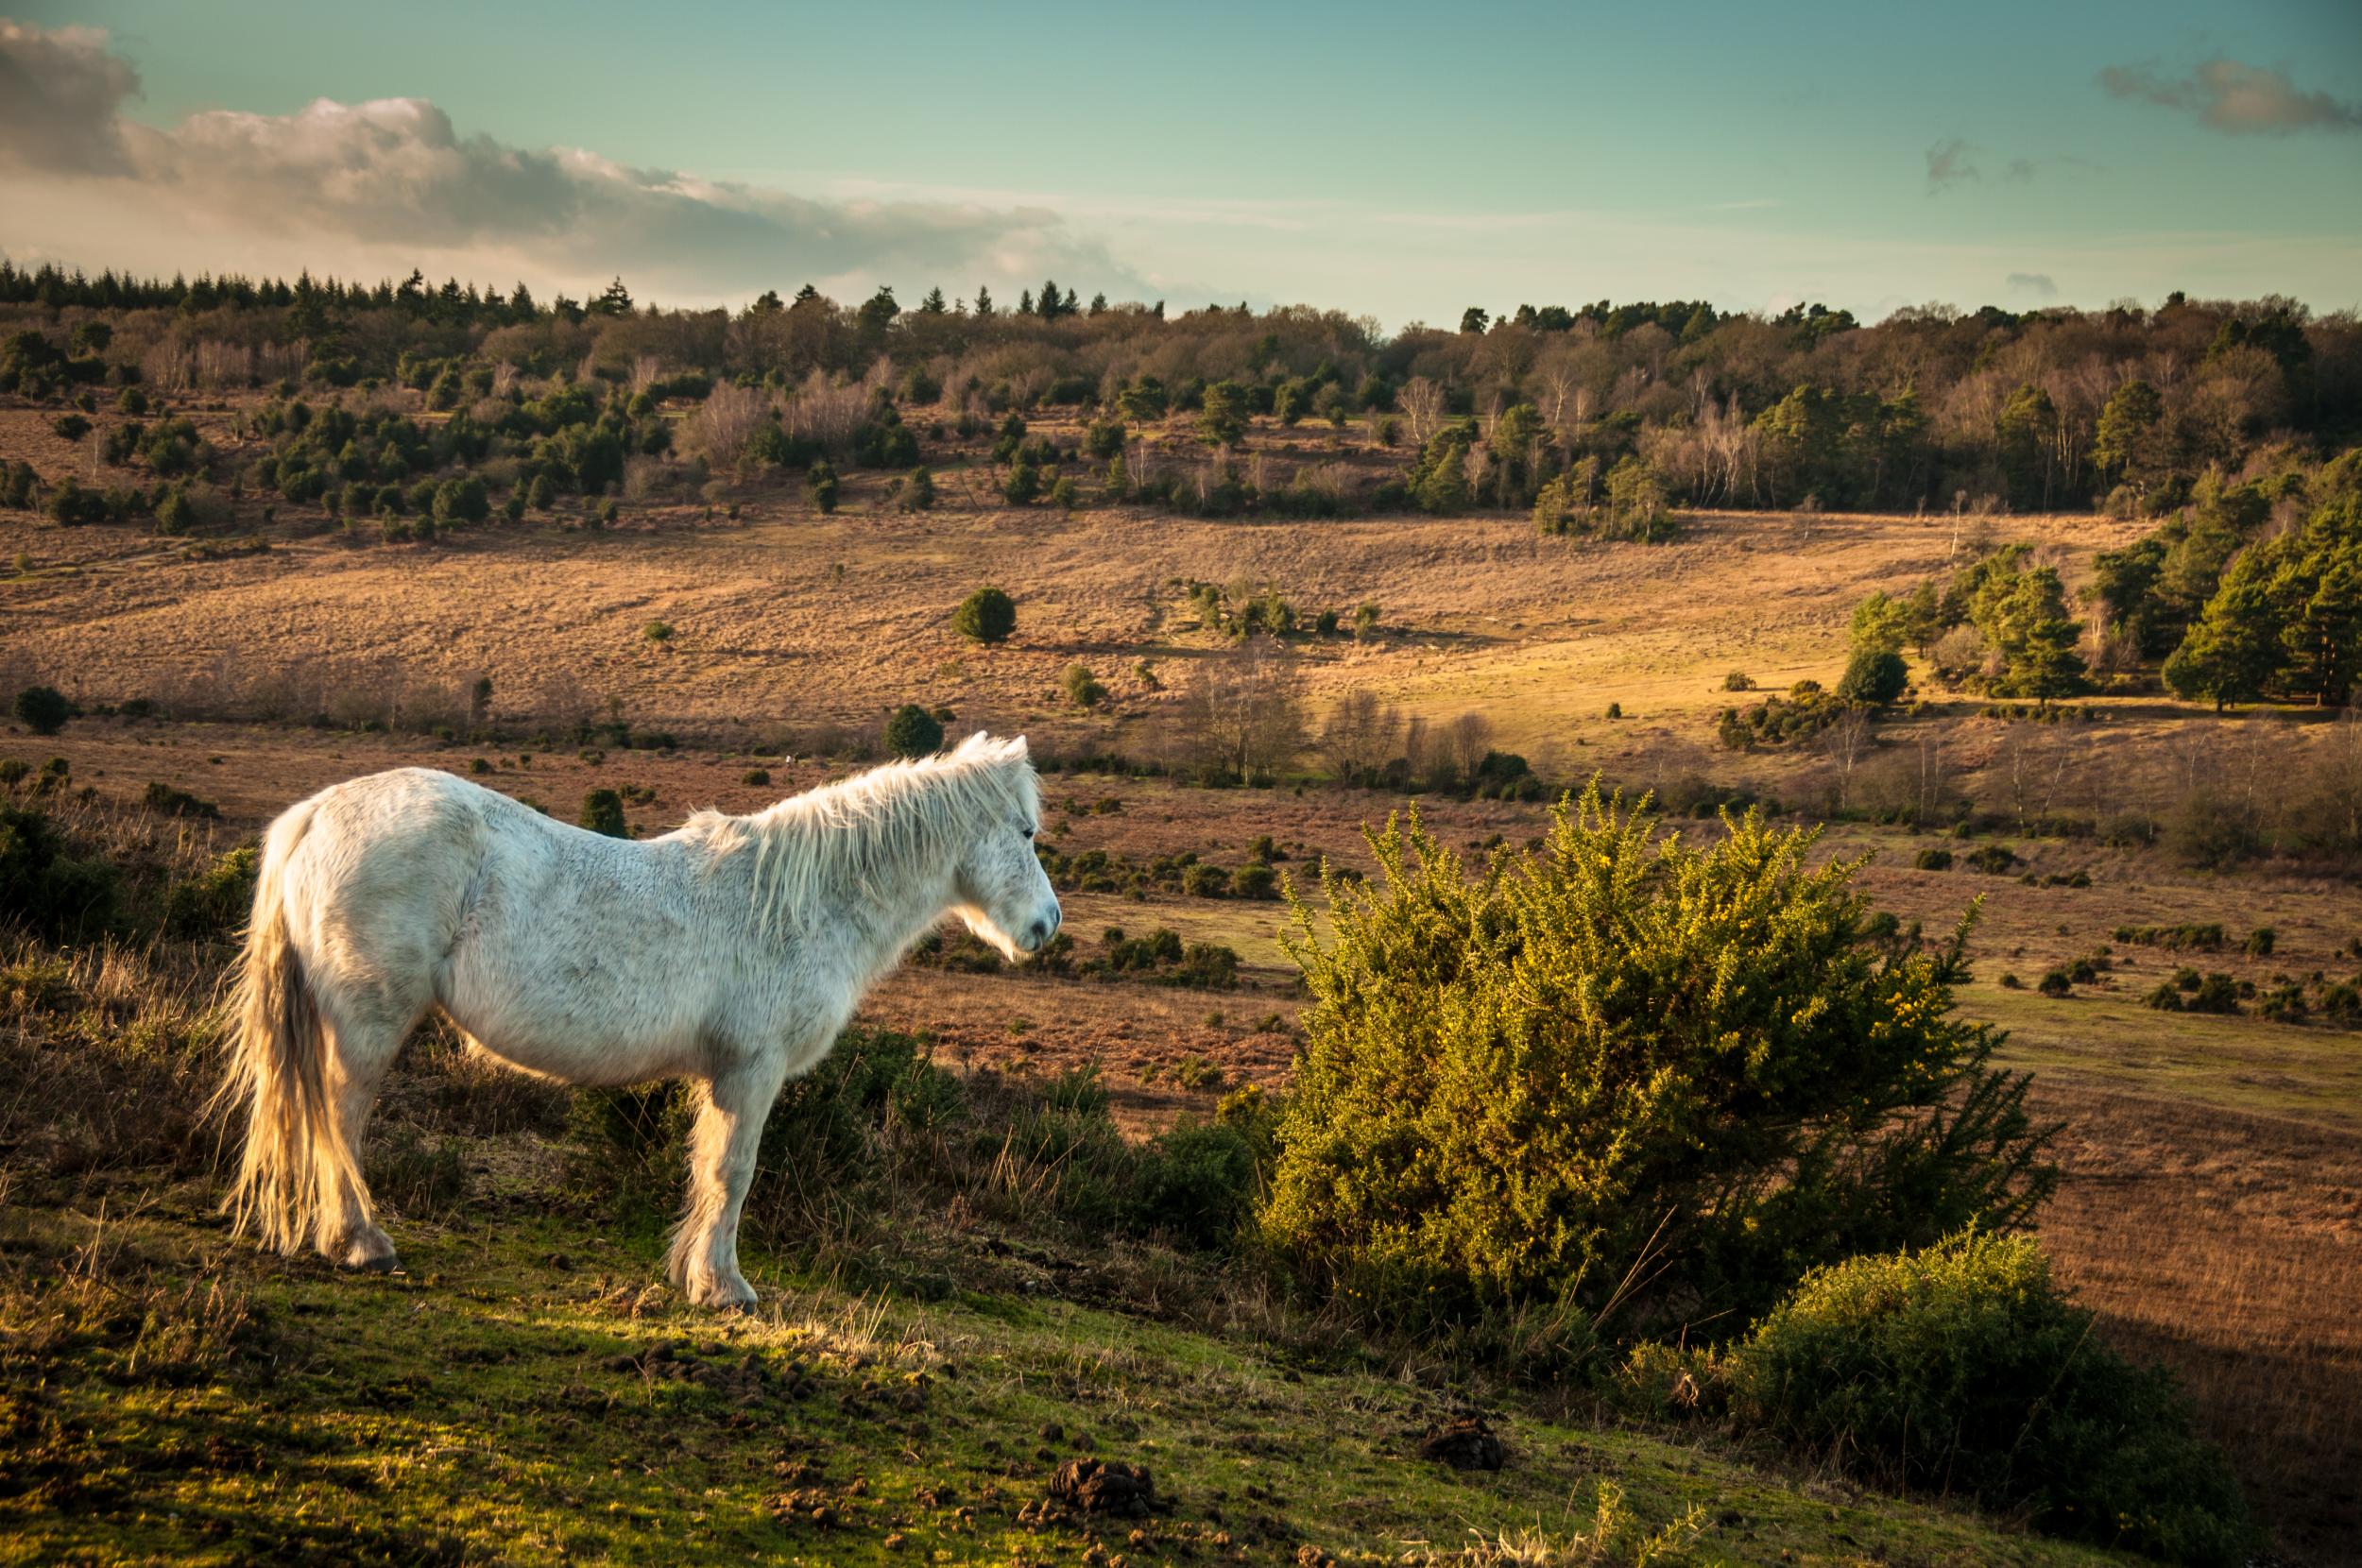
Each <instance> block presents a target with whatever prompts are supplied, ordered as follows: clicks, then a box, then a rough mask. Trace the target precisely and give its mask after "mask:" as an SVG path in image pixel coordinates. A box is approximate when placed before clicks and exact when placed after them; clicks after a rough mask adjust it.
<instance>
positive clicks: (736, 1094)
mask: <svg viewBox="0 0 2362 1568" xmlns="http://www.w3.org/2000/svg"><path fill="white" fill-rule="evenodd" d="M785 1077H786V1073H785V1070H784V1064H783V1063H781V1062H779V1060H777V1059H774V1060H773V1061H771V1062H769V1063H766V1064H763V1065H761V1066H747V1067H742V1068H739V1069H736V1070H734V1071H731V1072H728V1073H725V1074H723V1075H721V1076H719V1077H717V1078H715V1079H714V1080H713V1081H712V1082H710V1083H709V1084H708V1085H707V1086H706V1089H705V1092H704V1096H703V1099H704V1103H703V1104H702V1105H700V1106H699V1107H698V1110H697V1124H696V1126H695V1128H694V1129H693V1131H692V1132H691V1133H690V1137H689V1202H688V1206H687V1208H686V1209H685V1210H684V1211H683V1213H682V1215H681V1221H680V1225H679V1227H678V1228H677V1229H676V1230H675V1231H674V1233H673V1251H672V1256H671V1258H670V1259H669V1260H668V1262H667V1264H666V1268H665V1271H666V1273H668V1274H669V1275H671V1277H672V1281H673V1284H674V1285H675V1286H676V1287H679V1289H680V1292H681V1294H683V1295H685V1296H687V1297H688V1298H689V1300H690V1301H691V1302H693V1304H696V1305H699V1306H724V1307H750V1306H752V1305H754V1304H755V1292H754V1287H752V1286H750V1285H748V1284H747V1283H746V1280H745V1276H744V1275H743V1274H741V1273H740V1272H739V1271H738V1220H739V1216H740V1214H741V1212H742V1211H743V1210H744V1209H745V1206H746V1187H747V1185H748V1184H749V1183H751V1182H752V1181H753V1180H754V1177H755V1153H756V1146H757V1145H758V1144H759V1143H761V1141H762V1123H763V1119H764V1118H765V1117H767V1116H769V1115H770V1114H771V1102H772V1101H773V1100H775V1099H778V1098H779V1084H780V1082H782V1081H783V1080H784V1079H785Z"/></svg>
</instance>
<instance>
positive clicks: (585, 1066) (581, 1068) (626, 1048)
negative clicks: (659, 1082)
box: [454, 1018, 706, 1087]
mask: <svg viewBox="0 0 2362 1568" xmlns="http://www.w3.org/2000/svg"><path fill="white" fill-rule="evenodd" d="M454 1021H455V1022H459V1024H460V1028H461V1030H462V1031H464V1032H465V1033H466V1034H467V1036H468V1039H469V1043H470V1044H471V1045H473V1046H474V1047H475V1048H476V1049H478V1050H480V1051H482V1052H483V1053H484V1054H485V1055H487V1056H489V1057H491V1058H492V1059H493V1060H495V1061H497V1062H500V1063H503V1064H505V1065H507V1066H510V1067H514V1068H516V1069H517V1070H518V1071H519V1072H522V1073H529V1074H531V1075H532V1076H534V1077H536V1078H546V1079H549V1080H551V1081H552V1082H558V1083H574V1084H581V1085H583V1086H586V1087H613V1086H616V1085H620V1084H625V1083H644V1082H647V1081H648V1080H650V1079H654V1078H681V1077H687V1076H691V1075H694V1074H700V1073H702V1072H704V1071H705V1070H706V1064H705V1063H704V1061H702V1060H701V1055H702V1053H701V1052H700V1051H699V1050H698V1049H697V1048H696V1047H695V1046H694V1044H693V1043H692V1042H681V1043H674V1042H670V1041H648V1040H640V1041H627V1040H621V1039H602V1038H599V1037H597V1036H596V1035H590V1034H575V1035H571V1036H565V1037H561V1038H547V1037H542V1036H540V1035H539V1034H536V1033H530V1032H523V1031H505V1030H502V1029H498V1028H493V1029H489V1030H486V1031H477V1030H475V1029H473V1028H471V1027H469V1026H468V1024H467V1023H465V1022H464V1021H461V1020H457V1019H456V1018H454Z"/></svg>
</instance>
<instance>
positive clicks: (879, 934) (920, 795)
mask: <svg viewBox="0 0 2362 1568" xmlns="http://www.w3.org/2000/svg"><path fill="white" fill-rule="evenodd" d="M862 783H863V780H861V779H854V780H850V781H848V783H847V784H840V785H835V786H831V787H830V788H828V789H824V790H822V791H818V792H814V793H813V794H810V795H800V796H796V797H794V798H792V799H789V800H784V801H781V802H780V803H779V805H777V806H774V807H772V808H771V809H770V810H766V811H763V812H760V813H758V814H757V815H756V816H754V817H753V818H751V819H748V826H749V827H750V828H751V829H752V835H753V838H754V843H755V857H756V858H755V875H754V887H753V895H754V901H755V912H756V917H757V921H758V924H759V926H761V927H762V929H766V930H770V931H776V932H778V933H779V934H782V935H787V934H792V935H793V936H794V937H795V938H796V940H797V941H799V942H800V943H802V944H803V945H804V946H807V947H813V948H823V949H829V950H832V951H834V952H835V953H836V954H838V955H839V956H840V958H841V959H842V960H843V961H844V962H845V963H846V964H847V967H848V968H850V969H852V970H853V971H854V972H855V978H856V981H857V983H859V984H862V985H866V984H868V983H869V982H870V981H871V980H874V979H876V978H877V977H878V976H879V975H881V974H882V973H883V972H884V971H885V970H887V969H889V968H891V967H893V965H894V963H896V962H897V961H898V960H899V959H900V958H901V956H902V955H903V954H904V953H905V952H907V951H909V950H910V948H911V946H912V945H913V944H915V943H916V942H917V941H918V940H919V939H920V938H921V937H923V936H925V935H926V934H927V932H928V931H929V930H931V929H933V927H934V926H935V925H936V923H937V922H939V921H940V920H942V919H943V917H944V916H945V915H946V914H947V913H949V912H950V911H951V910H952V909H954V908H955V907H956V906H957V903H958V887H957V878H956V870H955V861H956V857H957V855H958V853H959V845H960V844H961V843H962V842H963V835H964V834H965V833H966V832H967V830H968V825H967V823H966V822H964V821H963V820H962V818H963V816H964V815H965V813H963V812H962V811H961V810H959V804H958V803H959V796H958V793H956V788H955V781H954V779H953V778H952V777H951V776H949V775H934V776H927V777H919V778H910V779H904V780H899V781H898V783H899V788H897V789H895V790H893V791H892V793H862V792H861V788H860V787H861V785H862Z"/></svg>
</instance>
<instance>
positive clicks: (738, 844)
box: [683, 731, 1040, 931]
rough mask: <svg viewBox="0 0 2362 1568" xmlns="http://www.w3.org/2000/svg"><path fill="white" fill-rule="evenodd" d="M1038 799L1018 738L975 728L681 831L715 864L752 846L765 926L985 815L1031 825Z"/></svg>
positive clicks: (954, 835) (931, 848)
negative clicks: (955, 739)
mask: <svg viewBox="0 0 2362 1568" xmlns="http://www.w3.org/2000/svg"><path fill="white" fill-rule="evenodd" d="M1039 798H1040V797H1039V790H1038V786H1037V784H1036V780H1035V776H1034V770H1033V768H1032V766H1031V765H1030V764H1029V763H1028V761H1027V759H1026V751H1025V741H1024V739H1023V737H1021V736H1020V737H1018V739H1016V740H1013V741H1003V740H996V739H994V738H993V737H991V736H989V735H986V734H984V733H983V732H982V731H979V732H978V733H976V734H974V735H971V736H969V737H968V738H967V740H965V741H961V742H960V744H959V745H958V747H956V748H955V749H953V750H951V751H949V752H942V753H938V754H937V755H935V756H933V757H921V758H913V759H912V760H909V761H904V762H889V763H887V764H885V765H884V766H883V767H877V768H871V769H869V770H868V771H867V772H865V773H858V774H855V775H853V776H852V777H850V778H846V779H840V780H838V781H837V782H836V783H834V784H824V785H821V786H820V787H819V788H818V789H814V790H807V791H805V792H804V793H802V794H797V795H790V796H788V797H787V798H786V799H785V800H782V801H779V803H778V804H776V805H773V806H767V807H765V808H764V809H763V810H760V811H757V812H754V813H753V814H752V815H749V816H743V817H734V816H728V815H725V814H724V813H722V812H720V811H699V812H697V813H696V814H695V815H693V816H692V817H691V818H690V819H689V821H688V822H687V823H686V824H684V825H683V830H684V831H685V832H687V833H690V834H692V835H694V836H697V837H700V838H703V839H704V840H705V841H706V842H707V843H708V844H710V845H711V846H712V848H713V850H714V853H715V859H716V861H717V863H718V862H719V861H720V860H721V859H722V858H723V857H725V856H729V855H734V854H736V853H739V852H742V851H750V852H751V853H752V854H753V856H754V875H753V878H751V880H752V883H753V897H754V907H755V918H756V921H757V923H758V924H759V925H760V927H761V928H762V929H764V930H766V931H769V930H773V929H778V928H779V927H781V926H790V927H792V926H796V925H800V924H801V923H802V921H803V919H804V916H805V912H808V911H814V910H816V909H817V907H818V905H819V901H820V895H821V893H822V892H823V891H824V890H826V889H829V888H831V887H835V888H847V889H855V888H861V887H863V886H865V885H868V884H871V883H874V882H876V881H879V880H881V878H887V877H889V876H890V875H891V874H893V873H895V872H898V871H899V870H900V869H901V868H903V867H905V866H908V865H910V864H912V863H913V862H915V861H919V860H922V859H924V858H927V857H930V856H933V855H934V854H937V853H940V852H941V851H942V850H943V849H944V848H945V847H946V846H947V845H949V844H951V843H953V842H954V841H955V840H958V839H960V838H962V837H965V836H970V835H973V834H974V833H975V832H977V831H978V830H980V829H981V828H983V827H984V825H985V822H986V820H987V819H990V820H992V821H997V822H1002V823H1006V824H1009V825H1017V824H1028V825H1030V824H1031V823H1032V822H1033V821H1034V819H1035V815H1036V812H1037V811H1038V810H1039Z"/></svg>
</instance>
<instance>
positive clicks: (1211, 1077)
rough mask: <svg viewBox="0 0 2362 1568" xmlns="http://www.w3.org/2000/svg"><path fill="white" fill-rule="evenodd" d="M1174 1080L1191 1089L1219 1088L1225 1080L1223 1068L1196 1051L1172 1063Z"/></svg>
mask: <svg viewBox="0 0 2362 1568" xmlns="http://www.w3.org/2000/svg"><path fill="white" fill-rule="evenodd" d="M1172 1081H1173V1082H1175V1083H1178V1084H1180V1085H1181V1087H1183V1088H1185V1089H1189V1090H1191V1091H1202V1090H1207V1089H1219V1088H1221V1087H1222V1086H1223V1083H1224V1077H1223V1071H1222V1068H1221V1067H1219V1066H1217V1065H1215V1064H1213V1063H1211V1062H1208V1061H1207V1059H1206V1058H1205V1057H1203V1056H1200V1055H1198V1054H1197V1053H1196V1052H1195V1051H1190V1052H1189V1053H1188V1054H1187V1055H1185V1056H1183V1057H1182V1058H1181V1060H1180V1061H1178V1062H1175V1063H1174V1064H1173V1065H1172Z"/></svg>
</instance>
